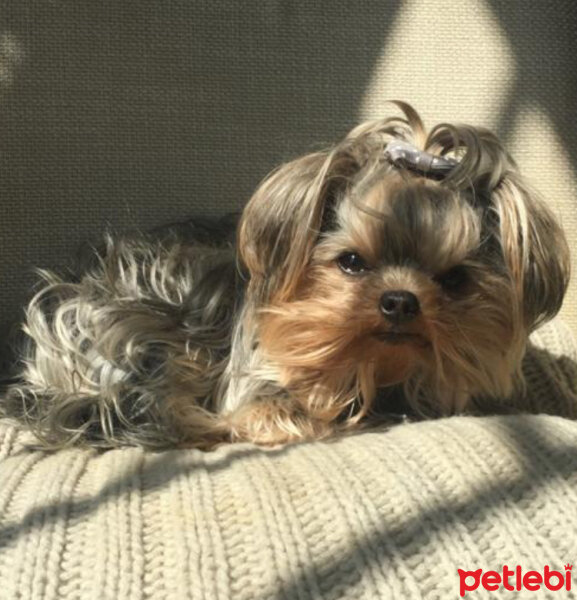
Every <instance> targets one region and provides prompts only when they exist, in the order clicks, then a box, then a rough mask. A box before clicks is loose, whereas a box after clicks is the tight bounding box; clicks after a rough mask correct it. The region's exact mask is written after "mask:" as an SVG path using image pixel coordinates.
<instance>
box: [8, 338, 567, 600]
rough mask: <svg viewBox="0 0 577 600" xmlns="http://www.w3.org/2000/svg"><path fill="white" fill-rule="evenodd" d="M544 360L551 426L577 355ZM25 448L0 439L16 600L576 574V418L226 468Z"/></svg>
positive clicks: (314, 449) (452, 431)
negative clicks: (549, 379) (502, 573)
mask: <svg viewBox="0 0 577 600" xmlns="http://www.w3.org/2000/svg"><path fill="white" fill-rule="evenodd" d="M536 344H537V345H543V344H545V345H547V346H548V348H549V349H550V354H548V355H547V360H543V361H542V363H541V364H542V366H541V368H542V373H545V374H546V375H548V376H551V375H555V376H556V377H558V378H559V381H558V382H557V383H556V384H552V385H553V387H551V388H550V389H551V390H554V392H553V393H555V394H560V393H561V391H560V390H564V392H563V393H565V392H566V393H567V399H559V398H556V399H554V402H553V403H551V404H549V405H548V410H556V409H558V408H559V407H565V408H568V407H569V404H570V400H571V401H572V399H573V398H574V390H575V380H573V381H567V378H568V375H569V376H571V377H572V375H573V373H574V372H573V371H571V370H570V368H569V367H568V366H567V365H569V363H570V362H571V361H573V360H575V348H574V346H572V345H571V344H570V343H569V341H568V338H567V337H565V336H564V334H563V331H562V330H560V329H551V328H549V329H547V330H544V331H542V332H540V333H539V334H538V335H537V337H536ZM542 352H543V351H535V353H536V355H537V356H538V357H539V356H540V357H541V358H542V356H543V354H542ZM543 365H544V366H543ZM535 373H536V372H535ZM535 377H536V379H535V382H536V383H535V385H536V386H537V387H539V386H541V382H542V381H543V380H544V379H546V377H545V376H543V377H541V379H539V378H538V377H537V375H535ZM547 389H549V388H543V389H542V390H541V391H540V397H542V398H547V396H546V395H547V393H548V392H547ZM537 397H539V395H538V394H537V395H534V396H533V399H532V400H531V402H534V401H535V398H537ZM549 399H550V400H551V398H549ZM567 412H569V413H570V412H571V411H570V410H568V411H567ZM27 439H28V438H27V434H25V433H22V432H20V431H18V429H17V428H16V427H14V426H12V425H10V424H9V423H7V422H4V423H2V424H0V598H1V599H2V600H12V599H16V598H20V599H25V600H29V599H46V600H48V599H62V600H69V599H73V598H74V599H78V598H82V599H91V598H93V599H94V600H96V599H98V600H104V599H110V600H117V599H123V600H124V599H127V600H140V599H145V598H146V599H148V598H150V599H154V600H164V599H174V600H181V599H185V598H191V599H196V598H198V599H201V598H202V599H213V598H214V599H228V598H233V599H237V598H238V599H247V600H260V599H267V600H268V599H271V600H277V599H278V600H280V599H289V600H290V599H293V598H294V599H297V598H299V599H305V598H315V599H316V598H327V599H328V598H346V599H348V598H366V599H375V598H387V599H391V598H392V599H396V598H399V599H418V598H426V599H433V598H438V599H443V600H445V599H448V598H458V597H459V577H458V574H457V569H458V568H462V569H466V570H474V569H478V568H482V569H484V570H487V569H494V570H500V569H501V568H502V567H503V565H504V564H507V565H509V566H510V567H514V566H515V565H521V566H522V568H523V569H524V570H528V569H536V570H539V571H541V572H542V571H543V568H544V566H545V565H549V566H550V567H551V568H554V569H557V570H561V571H563V565H564V564H565V563H567V562H573V561H574V560H575V558H576V557H575V549H576V547H577V511H576V510H575V506H576V505H577V422H573V421H571V420H568V419H565V418H562V417H557V416H546V415H513V416H511V415H509V416H484V417H473V416H468V417H454V418H449V419H439V420H436V421H426V422H420V423H408V424H403V425H399V426H396V427H393V428H391V429H390V430H388V431H376V432H364V433H360V434H357V435H352V436H349V437H346V438H342V439H339V440H335V441H332V442H327V443H306V444H297V445H293V446H287V447H282V448H275V449H269V450H265V449H260V448H256V447H253V446H250V445H234V446H233V445H231V446H226V447H222V448H219V449H217V450H216V451H214V452H211V453H202V452H199V451H196V450H175V451H168V452H159V453H153V452H145V451H143V450H141V449H138V448H123V449H118V450H111V451H108V452H97V451H95V450H91V449H82V448H71V449H69V450H64V451H60V452H57V453H44V452H41V451H34V450H31V449H29V448H27V446H26V442H27ZM547 594H550V595H549V596H548V595H547ZM570 594H571V593H569V592H566V591H560V592H546V591H545V592H544V591H541V592H538V593H535V592H529V591H526V592H520V593H514V592H506V591H503V592H501V593H500V592H486V591H484V590H482V589H480V588H479V589H478V590H476V591H475V592H470V593H468V594H467V597H468V598H496V597H503V598H509V597H515V598H548V597H550V598H567V597H573V596H571V595H570Z"/></svg>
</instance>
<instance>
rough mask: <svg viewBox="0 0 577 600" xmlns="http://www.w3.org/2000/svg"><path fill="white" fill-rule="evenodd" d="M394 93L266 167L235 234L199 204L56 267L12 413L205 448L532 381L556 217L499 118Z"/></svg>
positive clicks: (47, 425) (97, 435) (90, 439)
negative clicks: (524, 367)
mask: <svg viewBox="0 0 577 600" xmlns="http://www.w3.org/2000/svg"><path fill="white" fill-rule="evenodd" d="M396 104H397V106H398V107H399V108H400V109H401V110H402V112H403V113H404V116H403V117H400V116H397V117H391V118H386V119H382V120H377V121H371V122H367V123H364V124H362V125H360V126H358V127H356V128H355V129H353V130H352V131H351V132H350V133H349V134H348V135H347V136H346V137H345V138H344V139H343V140H342V141H341V142H339V143H337V144H336V145H335V146H333V147H331V148H329V149H328V150H325V151H322V152H314V153H312V154H307V155H305V156H303V157H301V158H298V159H296V160H293V161H292V162H289V163H287V164H284V165H281V166H280V167H279V168H277V169H276V170H275V171H273V172H272V173H271V174H270V175H269V176H268V177H267V178H266V179H265V180H264V181H263V182H262V184H261V185H260V187H259V188H258V189H257V191H256V193H255V194H254V196H253V197H252V199H251V200H250V201H249V203H248V205H247V206H246V208H245V210H244V212H243V214H242V216H241V218H240V221H239V223H238V228H237V231H236V236H234V235H233V236H225V238H224V241H222V240H221V241H220V242H218V241H215V239H214V235H212V234H213V233H214V232H212V231H211V230H210V229H207V228H202V227H199V226H198V225H194V224H188V225H185V226H182V227H180V228H178V227H176V228H173V229H172V230H171V233H170V235H163V236H153V235H149V236H141V237H140V238H135V237H127V238H124V239H117V240H113V239H108V241H107V243H106V247H105V249H104V250H103V251H101V252H97V253H96V254H95V256H96V259H95V260H94V262H93V265H92V266H91V267H90V268H89V269H88V270H87V271H86V272H85V273H84V274H82V275H81V276H79V277H77V278H76V279H75V280H72V281H65V280H63V279H62V278H60V277H58V276H56V275H54V274H52V273H47V272H44V273H43V280H44V282H45V283H44V286H43V288H42V289H40V291H39V292H38V293H37V294H36V295H35V297H34V298H33V299H32V301H31V302H30V304H29V306H28V308H27V311H26V319H25V324H24V331H25V334H26V338H27V343H26V346H25V349H24V351H23V356H22V363H21V364H22V365H23V366H22V368H21V372H20V375H19V379H18V381H17V382H16V383H15V384H14V385H12V387H11V388H10V390H9V392H8V394H7V396H6V399H5V401H4V408H3V412H4V414H7V415H12V416H18V417H20V418H21V419H22V420H24V421H26V422H27V423H28V424H29V425H30V426H31V427H32V428H33V430H34V431H35V433H36V435H37V436H38V437H39V438H40V439H41V440H42V441H43V442H44V443H45V444H47V445H49V446H52V447H59V446H63V445H66V444H68V443H72V442H75V441H84V442H87V443H91V444H94V445H100V446H114V445H119V444H138V445H143V446H149V447H160V446H167V445H188V446H196V447H202V448H209V447H211V446H214V445H216V444H219V443H223V442H227V441H229V442H230V441H250V442H255V443H259V444H277V443H283V442H287V441H291V440H302V439H318V438H324V437H327V436H330V435H332V434H335V433H338V432H343V431H347V430H350V429H351V428H354V427H358V426H359V424H361V423H363V422H366V420H367V417H369V416H370V414H371V413H372V411H373V409H374V405H375V399H376V398H377V395H378V393H379V390H384V392H385V395H384V402H385V404H386V398H387V391H391V390H396V391H397V392H398V391H399V390H402V394H403V397H404V398H405V399H406V401H407V403H408V404H409V405H410V406H412V408H413V410H415V411H416V412H418V413H425V414H430V413H433V414H438V415H443V414H451V413H454V412H457V411H463V410H467V408H468V406H470V405H471V402H473V401H474V400H475V399H476V398H481V397H488V398H499V399H506V398H507V397H508V396H510V395H511V394H512V393H513V391H514V390H516V389H520V388H521V387H522V373H521V361H522V358H523V355H524V352H525V348H526V344H527V339H528V335H529V334H530V332H531V331H532V330H533V329H534V328H536V327H537V326H538V325H540V324H541V323H543V322H544V321H545V320H547V319H549V318H551V317H553V316H554V315H555V314H556V313H557V312H558V310H559V308H560V306H561V303H562V300H563V296H564V293H565V291H566V287H567V283H568V273H569V253H568V248H567V243H566V241H565V237H564V235H563V233H562V230H561V228H560V226H559V225H558V223H557V222H556V220H555V219H554V217H553V216H552V214H551V212H550V211H549V209H548V208H547V206H546V205H545V204H544V203H543V202H542V201H541V200H540V199H539V198H538V196H537V195H536V194H535V193H534V192H533V190H532V189H531V188H530V187H529V186H528V185H527V183H526V182H525V180H524V179H523V178H522V177H521V176H520V174H519V173H518V171H517V169H516V166H515V163H514V162H513V160H512V159H511V157H510V156H509V154H508V153H507V152H506V151H505V149H504V148H503V146H502V144H501V142H500V141H499V140H498V138H497V137H495V135H493V134H492V133H490V132H489V131H487V130H485V129H478V128H474V127H470V126H460V125H459V126H454V125H449V124H441V125H437V126H436V127H435V128H434V129H433V130H432V131H430V132H428V133H427V132H426V130H425V128H424V126H423V124H422V122H421V119H420V118H419V116H418V114H417V113H416V112H415V111H414V110H413V109H412V108H411V107H410V106H408V105H407V104H404V103H401V102H398V103H396ZM234 238H236V239H234ZM235 247H236V250H235ZM381 396H382V393H379V397H381ZM385 408H386V407H385Z"/></svg>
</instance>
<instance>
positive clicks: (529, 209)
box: [240, 124, 568, 418]
mask: <svg viewBox="0 0 577 600" xmlns="http://www.w3.org/2000/svg"><path fill="white" fill-rule="evenodd" d="M385 129H386V128H385ZM379 132H380V133H381V135H382V133H383V126H382V124H381V128H380V129H378V128H376V130H375V131H374V132H373V133H374V134H375V136H374V137H375V138H378V135H377V133H379ZM453 133H454V132H453ZM437 135H438V134H437ZM482 135H488V134H486V133H484V132H483V133H482ZM384 137H385V139H386V137H387V136H386V135H385V136H384ZM464 137H466V136H464ZM488 139H489V141H490V143H491V144H493V146H491V148H492V149H494V148H495V147H497V146H496V144H497V142H496V139H495V138H493V137H490V138H488ZM347 140H348V141H347ZM347 140H346V143H345V144H343V146H342V147H341V148H338V147H337V148H336V149H333V150H332V152H329V153H327V154H325V155H322V153H319V154H316V155H310V156H308V157H304V158H303V159H299V160H298V161H295V163H291V164H290V165H288V166H287V167H285V170H284V171H283V170H282V169H281V170H280V171H279V172H277V173H276V175H273V177H272V179H269V180H268V181H267V182H265V183H264V184H263V186H262V188H261V190H260V191H259V192H257V194H256V195H255V197H254V198H253V200H252V202H251V204H249V207H248V208H247V211H246V213H245V216H244V219H243V222H242V224H241V231H240V234H241V235H240V239H241V253H242V256H243V258H244V261H245V263H246V264H247V266H248V268H249V270H250V272H251V284H250V285H251V286H252V291H253V294H254V297H255V298H257V301H256V308H257V311H258V313H259V341H260V344H261V346H262V348H263V349H264V351H265V353H266V354H267V356H268V357H269V358H270V359H271V360H272V361H273V362H274V363H275V364H276V365H277V367H278V369H279V372H280V379H281V384H282V385H284V386H286V387H287V388H289V389H290V388H292V389H295V390H296V391H297V393H300V394H303V395H306V394H307V393H309V394H310V395H311V397H313V396H314V397H315V398H316V400H311V401H312V402H318V403H319V404H322V401H321V400H319V398H321V397H322V396H323V392H326V394H325V396H326V397H327V398H329V397H330V398H332V404H331V405H330V406H329V405H326V406H324V408H323V410H326V411H328V412H327V418H332V417H334V416H335V415H336V414H337V413H338V411H342V410H343V408H344V407H345V406H348V405H349V404H351V402H352V400H351V399H352V398H353V397H355V396H356V397H359V396H360V397H361V398H364V399H365V400H366V401H367V402H370V399H372V397H373V396H374V393H375V389H376V388H377V387H379V386H387V385H393V384H398V383H403V384H404V385H405V388H406V390H407V392H408V394H409V396H411V397H413V398H414V399H417V398H421V399H424V401H425V402H429V403H433V404H436V406H435V408H437V409H440V410H441V411H443V410H452V409H454V408H461V407H462V406H463V405H464V403H465V402H466V401H467V399H469V398H470V397H471V396H475V395H490V396H500V397H503V396H507V395H509V394H510V393H511V391H512V387H513V385H514V383H515V380H516V379H517V378H518V377H519V374H520V364H521V359H522V356H523V353H524V348H525V343H526V340H527V336H528V334H529V332H530V331H531V329H532V328H533V327H534V326H535V325H536V324H537V323H538V322H540V321H541V320H543V319H545V318H548V317H550V316H552V315H553V314H555V313H556V312H557V310H558V309H559V306H560V303H561V300H562V297H563V294H564V291H565V288H566V285H567V273H568V259H567V248H566V244H565V242H564V238H563V236H562V234H561V231H560V229H559V227H558V226H557V224H556V223H555V221H554V219H553V218H552V217H551V215H550V214H549V212H548V211H547V210H546V208H545V207H544V206H543V205H542V204H541V203H540V202H539V201H538V200H536V199H535V198H534V197H533V196H532V194H530V193H529V192H528V191H527V190H526V188H525V187H524V186H523V184H522V182H521V180H518V179H517V175H516V174H515V173H514V172H513V171H512V170H510V169H511V164H510V162H508V161H509V159H508V158H506V157H505V155H504V154H503V155H502V156H498V157H497V155H496V154H494V153H493V154H491V152H489V150H487V151H486V154H487V155H488V158H489V159H491V158H493V159H494V162H493V164H491V162H490V161H489V164H488V166H487V164H486V161H485V166H484V167H483V170H482V173H475V172H474V169H473V168H472V166H471V163H475V161H476V163H477V164H476V168H477V169H479V170H480V171H481V167H480V165H481V164H482V161H481V160H476V159H475V157H471V156H467V154H465V157H464V158H463V159H462V161H461V166H460V168H462V169H463V170H466V171H467V172H466V173H465V177H463V178H462V180H461V181H459V180H457V179H455V180H453V182H451V181H437V180H432V179H429V178H427V177H423V176H419V175H416V174H414V173H408V172H402V171H399V170H398V169H396V168H393V167H392V166H391V165H390V164H386V162H384V161H383V160H381V158H380V157H381V156H382V138H381V145H379V143H376V142H375V140H374V139H372V140H369V136H367V135H362V136H359V137H356V136H354V135H353V134H351V137H350V138H347ZM434 141H435V140H433V141H432V142H434ZM437 141H438V139H437ZM476 141H477V142H479V144H480V146H481V147H480V148H479V152H480V153H482V152H483V150H484V149H483V147H482V144H481V142H482V141H483V140H482V139H481V140H479V139H477V140H476ZM371 142H372V143H373V144H374V146H371ZM432 142H431V145H434V144H433V143H432ZM465 150H466V151H467V150H469V148H465ZM486 158H487V156H483V159H486ZM474 166H475V165H474V164H473V167H474ZM466 180H468V181H467V182H466V183H465V184H463V181H466ZM295 191H296V193H295ZM249 290H250V288H249ZM335 398H337V399H338V398H342V402H339V401H338V400H337V401H336V402H335V401H334V400H335ZM365 408H366V406H365ZM361 412H362V409H361Z"/></svg>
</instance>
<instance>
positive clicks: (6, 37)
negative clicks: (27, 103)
mask: <svg viewBox="0 0 577 600" xmlns="http://www.w3.org/2000/svg"><path fill="white" fill-rule="evenodd" d="M23 62H24V49H23V47H22V44H21V43H20V42H19V40H18V38H17V37H16V36H14V35H12V34H11V33H6V32H5V33H2V34H0V90H1V89H5V88H7V87H9V86H10V85H11V84H12V83H13V81H14V77H15V74H16V71H17V69H18V67H20V65H21V64H22V63H23Z"/></svg>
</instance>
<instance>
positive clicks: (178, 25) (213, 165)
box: [0, 0, 400, 338]
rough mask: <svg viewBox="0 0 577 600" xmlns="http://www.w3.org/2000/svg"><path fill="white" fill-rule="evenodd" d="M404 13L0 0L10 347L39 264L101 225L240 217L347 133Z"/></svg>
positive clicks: (4, 317) (0, 309)
mask: <svg viewBox="0 0 577 600" xmlns="http://www.w3.org/2000/svg"><path fill="white" fill-rule="evenodd" d="M399 6H400V2H399V1H395V0H390V1H386V2H370V3H368V5H367V7H366V8H367V9H366V10H359V9H358V7H356V6H355V5H354V4H352V3H349V4H347V3H339V4H338V8H337V7H335V5H333V4H329V3H328V2H314V3H311V2H304V1H294V2H280V1H277V2H275V1H272V2H257V1H256V0H253V1H249V2H242V3H240V2H238V3H237V2H227V1H226V0H219V1H211V2H209V1H201V2H185V1H182V0H181V1H175V2H171V3H159V2H149V1H145V2H142V1H138V2H136V1H124V2H115V1H113V0H107V1H105V2H33V1H32V0H0V63H2V64H4V65H5V66H6V67H13V68H12V69H11V70H10V75H9V76H6V77H4V78H3V77H2V69H1V68H0V79H1V80H3V81H4V84H5V85H4V89H3V91H2V92H1V95H0V102H1V107H2V109H1V111H0V151H1V157H0V185H1V189H2V196H3V203H4V211H3V218H2V220H1V222H0V243H1V247H2V263H1V264H2V273H1V277H2V295H1V297H0V315H1V317H0V333H1V334H2V338H5V335H6V332H7V330H8V328H9V324H10V323H11V322H13V321H14V320H15V319H17V318H19V317H18V315H19V314H20V309H19V308H18V306H19V305H21V304H22V302H23V301H24V299H25V297H26V295H27V290H28V289H29V287H30V285H31V283H32V281H34V280H35V277H34V276H33V275H32V268H33V267H34V266H48V267H62V266H65V265H66V264H67V263H68V261H69V257H70V256H71V255H72V254H73V253H74V251H75V250H76V248H77V247H78V245H79V244H80V243H81V242H83V241H85V240H87V239H95V238H97V237H98V236H99V235H101V233H102V230H103V229H104V228H105V227H107V226H113V227H114V228H115V229H119V230H122V229H125V228H131V227H139V228H149V227H152V226H155V225H158V224H159V223H163V222H167V221H173V220H175V219H179V218H184V217H186V216H191V215H193V214H199V213H202V214H213V215H214V214H220V213H223V212H226V211H230V210H235V209H238V208H240V207H241V206H243V205H244V203H245V202H246V200H248V198H249V197H250V194H251V192H252V191H253V190H254V188H255V186H256V185H257V183H258V182H259V180H260V179H261V178H262V177H263V176H264V175H265V174H266V173H267V172H268V171H269V170H270V169H271V168H272V167H273V166H275V165H276V164H277V163H278V162H279V161H282V160H286V159H288V158H290V157H293V156H294V155H296V154H299V153H302V152H304V151H305V150H308V149H310V148H311V147H312V146H313V144H318V142H319V141H323V140H324V141H326V142H329V141H332V140H333V139H334V138H335V137H336V136H339V135H342V134H343V133H344V132H345V131H346V130H347V129H348V128H349V127H350V126H351V125H352V124H353V123H354V121H355V117H356V110H357V106H358V104H359V102H360V99H361V96H362V94H363V91H364V89H365V88H366V86H367V83H368V81H369V78H370V76H371V74H372V72H373V67H374V62H375V60H376V58H377V57H378V55H379V53H380V51H381V49H382V47H383V43H384V38H385V37H386V35H387V32H388V30H389V27H390V26H391V24H392V23H393V21H394V18H395V14H396V11H397V9H398V8H399ZM2 36H4V37H2ZM2 39H4V40H8V41H9V42H10V43H11V44H12V45H13V47H16V48H18V49H19V52H18V60H17V61H16V60H15V59H13V56H14V52H12V54H10V49H9V47H8V50H4V51H3V50H2Z"/></svg>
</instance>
